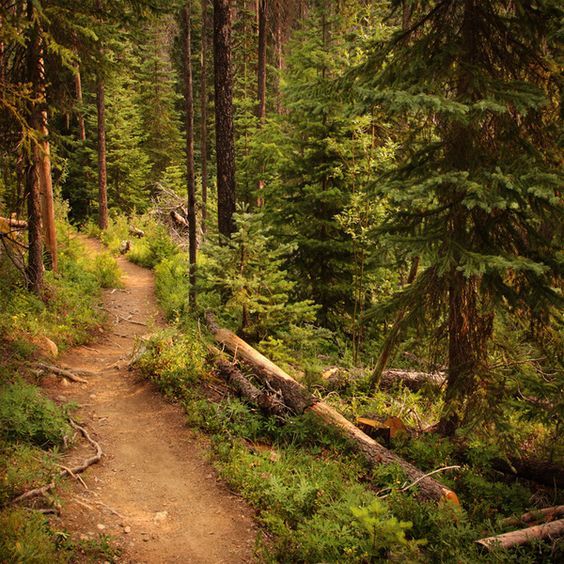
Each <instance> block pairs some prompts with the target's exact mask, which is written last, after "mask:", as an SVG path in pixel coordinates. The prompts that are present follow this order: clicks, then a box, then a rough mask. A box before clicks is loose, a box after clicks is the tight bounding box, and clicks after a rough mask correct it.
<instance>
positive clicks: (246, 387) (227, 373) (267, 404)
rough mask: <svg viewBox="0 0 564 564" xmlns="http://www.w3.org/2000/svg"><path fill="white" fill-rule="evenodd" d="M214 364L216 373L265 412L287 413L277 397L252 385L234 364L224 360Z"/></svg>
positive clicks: (282, 415)
mask: <svg viewBox="0 0 564 564" xmlns="http://www.w3.org/2000/svg"><path fill="white" fill-rule="evenodd" d="M215 365H216V368H217V372H218V374H219V375H220V376H221V377H222V378H224V379H225V380H226V381H227V383H228V384H230V385H231V386H232V387H233V388H234V389H235V390H236V392H237V393H238V394H239V395H241V396H243V397H245V398H247V399H248V400H249V401H250V402H251V403H253V404H255V405H257V406H258V407H260V408H261V409H262V410H263V411H266V412H267V413H272V414H274V415H277V416H278V417H284V416H287V415H288V408H287V407H286V406H285V405H284V404H283V403H282V402H281V401H280V398H279V397H277V396H276V395H273V394H268V393H266V392H263V391H261V390H259V389H258V388H257V387H256V386H253V384H251V382H249V380H248V379H247V378H245V376H244V375H243V374H242V373H241V371H240V370H238V369H237V368H236V367H235V365H233V364H232V363H230V362H227V361H225V360H216V363H215Z"/></svg>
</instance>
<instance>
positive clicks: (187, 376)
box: [137, 325, 207, 399]
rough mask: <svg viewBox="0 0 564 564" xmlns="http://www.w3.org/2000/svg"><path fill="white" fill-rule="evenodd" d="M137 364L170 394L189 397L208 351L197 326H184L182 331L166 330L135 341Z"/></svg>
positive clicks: (180, 397)
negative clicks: (138, 354)
mask: <svg viewBox="0 0 564 564" xmlns="http://www.w3.org/2000/svg"><path fill="white" fill-rule="evenodd" d="M138 347H142V351H143V354H141V356H140V358H139V360H138V361H137V364H138V366H139V368H140V369H141V371H142V372H143V373H144V374H145V375H147V376H148V377H149V378H150V379H151V380H153V381H154V382H155V383H156V384H157V385H158V386H159V387H160V388H161V390H162V391H163V392H164V393H165V394H166V395H167V396H169V397H174V398H179V399H182V398H184V397H185V396H189V395H190V393H191V391H192V390H193V388H194V387H195V386H196V384H197V382H198V381H199V379H200V378H201V376H202V373H203V372H204V361H205V356H206V353H207V349H206V347H205V344H204V343H203V342H202V340H201V338H200V336H199V332H198V328H197V327H196V326H195V325H191V326H188V325H185V326H184V327H183V328H182V331H181V332H180V331H178V330H175V329H165V330H163V331H160V332H158V333H155V334H153V335H151V337H150V338H149V339H146V340H143V341H141V342H140V343H139V344H138Z"/></svg>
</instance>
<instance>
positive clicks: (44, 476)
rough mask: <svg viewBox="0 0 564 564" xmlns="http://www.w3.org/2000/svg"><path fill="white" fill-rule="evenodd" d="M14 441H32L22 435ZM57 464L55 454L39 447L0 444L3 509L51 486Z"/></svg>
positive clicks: (21, 444) (0, 494) (22, 443)
mask: <svg viewBox="0 0 564 564" xmlns="http://www.w3.org/2000/svg"><path fill="white" fill-rule="evenodd" d="M25 424H26V425H28V426H29V423H27V422H26V423H25ZM12 435H14V434H12ZM12 438H15V439H16V440H18V441H21V440H26V439H27V440H29V437H26V436H24V437H22V433H18V434H17V436H15V437H12ZM56 460H57V458H56V454H54V453H50V452H46V451H45V450H42V449H41V448H39V447H37V446H33V445H31V444H26V443H24V442H17V443H11V442H5V441H4V440H3V439H2V440H0V505H7V504H9V502H10V501H11V500H12V499H14V498H15V497H17V496H18V495H20V494H22V493H23V492H26V491H28V490H30V489H32V488H38V487H42V486H44V485H45V484H48V483H49V482H50V481H51V480H52V479H53V476H54V475H56V474H57V473H58V471H59V468H58V467H57V466H56V465H55V462H56Z"/></svg>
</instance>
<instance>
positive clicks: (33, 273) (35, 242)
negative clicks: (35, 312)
mask: <svg viewBox="0 0 564 564" xmlns="http://www.w3.org/2000/svg"><path fill="white" fill-rule="evenodd" d="M26 161H27V162H26V165H25V188H26V194H27V226H28V245H29V249H28V255H27V267H26V277H27V285H28V288H29V289H30V290H31V291H32V292H34V293H35V294H37V295H38V296H41V295H42V293H43V270H44V268H43V243H42V238H41V196H40V191H39V176H38V174H37V173H38V170H37V166H36V163H35V162H34V159H32V158H30V157H27V159H26Z"/></svg>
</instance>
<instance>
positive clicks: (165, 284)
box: [155, 253, 188, 319]
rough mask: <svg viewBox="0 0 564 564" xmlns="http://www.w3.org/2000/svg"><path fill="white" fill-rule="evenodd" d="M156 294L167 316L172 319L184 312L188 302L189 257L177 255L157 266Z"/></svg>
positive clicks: (181, 254) (184, 254) (183, 254)
mask: <svg viewBox="0 0 564 564" xmlns="http://www.w3.org/2000/svg"><path fill="white" fill-rule="evenodd" d="M155 292H156V295H157V299H158V300H159V304H160V306H161V307H162V308H163V310H164V313H165V315H166V316H167V317H168V318H169V319H171V318H174V317H178V316H179V315H180V314H181V313H183V312H184V310H185V308H186V304H187V301H188V256H187V255H186V253H177V254H174V255H172V256H170V257H167V258H165V259H163V260H162V261H161V262H160V263H159V264H157V266H155Z"/></svg>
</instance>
